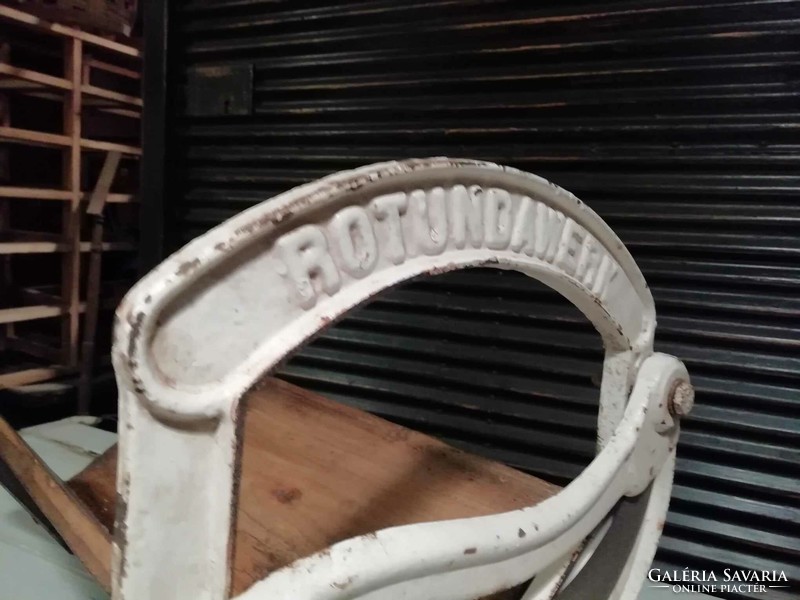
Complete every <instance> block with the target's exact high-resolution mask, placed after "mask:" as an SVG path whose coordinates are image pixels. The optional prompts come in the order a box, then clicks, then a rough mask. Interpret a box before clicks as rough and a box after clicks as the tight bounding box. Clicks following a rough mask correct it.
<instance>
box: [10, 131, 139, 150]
mask: <svg viewBox="0 0 800 600" xmlns="http://www.w3.org/2000/svg"><path fill="white" fill-rule="evenodd" d="M0 140H5V141H8V142H16V143H22V144H31V145H41V146H57V147H60V148H69V147H70V146H71V139H70V137H69V136H67V135H61V134H57V133H45V132H43V131H33V130H31V129H18V128H16V127H0ZM79 143H80V146H81V147H82V148H86V149H87V150H100V151H103V152H114V151H118V152H122V153H123V154H132V155H134V156H139V155H141V153H142V149H141V148H140V147H139V146H130V145H127V144H117V143H115V142H104V141H102V140H89V139H81V140H80V141H79Z"/></svg>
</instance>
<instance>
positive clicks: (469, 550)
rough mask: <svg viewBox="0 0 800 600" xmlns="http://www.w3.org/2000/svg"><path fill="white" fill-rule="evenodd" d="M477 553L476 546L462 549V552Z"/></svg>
mask: <svg viewBox="0 0 800 600" xmlns="http://www.w3.org/2000/svg"><path fill="white" fill-rule="evenodd" d="M477 553H478V549H477V548H466V549H465V550H464V554H477Z"/></svg>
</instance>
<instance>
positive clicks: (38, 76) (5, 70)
mask: <svg viewBox="0 0 800 600" xmlns="http://www.w3.org/2000/svg"><path fill="white" fill-rule="evenodd" d="M0 75H7V76H9V77H14V78H16V79H22V80H24V81H29V82H31V83H36V84H40V85H44V86H47V87H53V88H58V89H61V90H71V89H72V84H71V83H70V82H69V81H67V80H66V79H63V78H61V77H53V76H52V75H47V74H46V73H39V72H38V71H32V70H30V69H22V68H20V67H15V66H13V65H9V64H5V63H0Z"/></svg>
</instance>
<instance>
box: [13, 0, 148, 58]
mask: <svg viewBox="0 0 800 600" xmlns="http://www.w3.org/2000/svg"><path fill="white" fill-rule="evenodd" d="M0 18H3V19H7V20H9V21H14V22H15V23H18V24H19V25H24V26H26V27H30V28H33V29H37V30H39V31H43V32H47V33H52V34H55V35H61V36H66V37H68V38H74V39H77V40H81V41H84V42H86V43H87V44H92V45H93V46H100V47H101V48H105V49H107V50H112V51H114V52H119V53H120V54H125V55H127V56H133V57H135V58H139V57H141V55H142V53H141V52H140V51H139V50H138V49H136V48H133V47H131V46H126V45H125V44H120V43H119V42H114V41H112V40H107V39H106V38H103V37H100V36H99V35H92V34H91V33H86V32H85V31H81V30H80V29H74V28H72V27H66V26H64V25H60V24H58V23H51V22H49V21H45V20H44V19H40V18H39V17H36V16H34V15H31V14H28V13H26V12H22V11H21V10H16V9H14V8H11V7H9V6H0Z"/></svg>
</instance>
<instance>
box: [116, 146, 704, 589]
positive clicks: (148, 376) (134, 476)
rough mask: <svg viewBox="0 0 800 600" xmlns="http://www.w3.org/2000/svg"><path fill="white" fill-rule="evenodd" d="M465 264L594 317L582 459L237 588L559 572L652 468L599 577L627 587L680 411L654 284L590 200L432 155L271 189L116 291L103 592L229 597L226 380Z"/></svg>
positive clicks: (439, 582)
mask: <svg viewBox="0 0 800 600" xmlns="http://www.w3.org/2000/svg"><path fill="white" fill-rule="evenodd" d="M476 265H482V266H493V267H497V268H503V269H515V270H518V271H521V272H523V273H526V274H528V275H530V276H532V277H536V278H538V279H540V280H542V281H543V282H544V283H546V284H547V285H549V286H550V287H552V288H554V289H556V290H557V291H559V292H560V293H561V294H563V295H564V296H565V297H566V298H567V299H569V300H570V301H571V302H572V303H574V304H575V305H576V306H577V307H578V308H579V309H581V310H582V311H583V313H584V314H585V315H586V316H587V317H588V318H589V319H590V320H591V321H592V323H593V324H594V325H595V327H596V328H597V330H598V331H599V332H600V334H601V335H602V337H603V340H604V344H605V348H606V359H605V364H604V370H603V382H602V386H601V399H600V404H601V409H600V415H599V421H598V440H599V444H598V446H599V447H598V450H600V452H599V454H598V456H597V457H596V459H595V460H594V461H593V462H592V464H591V465H590V466H589V467H588V468H587V469H586V470H585V471H584V472H583V474H582V475H581V476H580V477H578V478H577V479H576V480H575V481H574V482H573V483H572V484H570V485H569V486H568V487H567V488H565V489H564V490H563V491H562V492H561V493H559V494H558V495H557V496H555V497H554V498H551V499H549V500H547V501H545V502H543V503H541V504H539V505H537V506H535V507H531V508H528V509H525V510H521V511H515V512H511V513H505V514H498V515H493V516H488V517H480V518H475V519H462V520H455V521H445V522H438V523H428V524H420V525H413V526H406V527H398V528H393V529H387V530H383V531H379V532H376V533H375V535H371V536H366V537H362V538H357V539H353V540H347V541H343V542H341V543H339V544H337V545H335V546H333V547H332V548H331V549H330V551H329V552H327V553H324V554H320V555H316V556H311V557H308V558H306V559H304V560H302V561H300V562H299V563H297V564H295V565H291V566H290V567H287V568H285V569H282V570H280V571H277V572H275V573H273V574H271V575H270V576H269V577H268V578H267V579H265V580H263V581H261V582H259V583H258V584H256V585H255V586H253V587H252V588H251V589H250V590H249V591H247V592H246V593H245V594H243V595H242V596H241V597H242V598H248V599H264V600H279V599H291V600H311V599H316V600H322V599H331V600H332V599H345V598H348V599H354V598H363V599H377V598H382V599H400V598H409V599H411V598H420V597H426V598H440V599H451V600H459V599H463V600H469V599H473V598H478V597H480V596H482V595H485V594H487V593H489V592H491V591H493V590H497V589H501V588H503V587H507V586H511V585H516V584H518V583H520V582H522V581H525V580H526V579H530V578H531V577H532V576H533V575H534V574H536V573H537V572H540V571H541V572H542V573H543V574H544V573H545V572H548V573H557V572H559V570H558V569H559V567H557V566H556V567H553V563H554V561H558V560H563V557H564V556H568V555H569V553H570V552H571V550H572V549H574V548H575V547H578V546H579V545H580V544H581V541H582V540H583V538H585V537H586V536H587V535H588V534H589V533H590V532H591V531H593V530H594V529H595V527H596V526H597V525H598V523H600V522H601V521H602V520H603V519H605V518H606V516H607V515H608V514H609V512H610V511H612V509H613V508H614V506H615V504H616V503H617V501H618V500H619V499H620V498H621V497H622V496H625V495H635V494H639V493H641V492H642V491H643V490H644V489H645V488H646V487H647V486H648V485H649V484H650V483H651V482H652V481H653V479H654V478H655V487H654V489H653V492H652V493H651V495H650V502H649V505H648V513H647V515H646V517H645V519H644V521H643V523H642V529H641V533H640V536H639V539H638V540H637V545H636V551H635V552H634V553H632V556H631V557H630V559H629V561H628V564H626V567H625V569H623V572H622V573H620V579H619V584H618V588H619V590H618V593H616V592H615V596H614V597H615V598H617V597H619V598H633V597H635V592H636V589H638V586H639V585H640V583H641V580H642V579H643V573H644V570H645V569H646V567H647V565H648V564H649V561H650V560H651V558H652V554H653V552H654V550H655V541H656V540H657V538H658V527H657V526H656V525H657V524H658V521H659V520H661V519H663V516H664V514H665V511H666V503H667V501H668V498H669V489H670V484H671V473H672V467H671V465H672V462H671V456H672V455H673V453H674V446H675V442H676V439H677V435H678V427H677V424H675V423H673V421H672V417H671V415H670V412H669V410H668V405H669V402H668V400H669V398H668V396H669V394H670V393H671V391H672V390H673V389H675V386H676V385H677V383H678V382H679V381H688V376H687V375H686V371H685V369H684V368H683V366H682V365H681V364H680V362H679V361H677V359H674V358H672V357H666V356H664V355H653V354H652V342H653V333H654V328H655V310H654V307H653V301H652V297H651V296H650V293H649V291H648V289H647V286H646V285H645V282H644V279H643V277H642V275H641V273H640V271H639V269H638V268H637V266H636V264H635V263H634V261H633V259H632V258H631V256H630V254H629V253H628V252H627V250H626V249H625V247H624V246H623V245H622V243H621V242H620V241H619V239H618V238H617V237H616V236H615V235H614V233H613V232H612V231H611V230H610V229H609V228H608V226H607V225H606V224H605V223H603V222H602V220H600V218H599V217H597V215H596V214H595V213H594V212H592V211H591V210H590V209H589V208H588V207H586V206H585V205H584V204H583V203H582V202H580V201H579V200H578V199H577V198H575V197H574V196H572V195H571V194H569V193H568V192H565V191H564V190H562V189H561V188H558V187H557V186H554V185H552V184H550V183H549V182H547V181H545V180H543V179H541V178H538V177H535V176H533V175H529V174H527V173H523V172H520V171H516V170H513V169H508V168H504V167H499V166H497V165H494V164H490V163H482V162H475V161H468V160H451V159H446V158H435V159H427V160H412V161H405V162H391V163H383V164H379V165H372V166H369V167H364V168H361V169H358V170H355V171H349V172H344V173H338V174H336V175H333V176H331V177H327V178H325V179H322V180H320V181H318V182H315V183H312V184H309V185H305V186H301V187H299V188H296V189H294V190H291V191H290V192H287V193H285V194H282V195H281V196H278V197H277V198H274V199H272V200H269V201H267V202H265V203H263V204H261V205H259V206H257V207H255V208H253V209H251V210H248V211H246V212H244V213H242V214H241V215H239V216H237V217H235V218H233V219H231V220H229V221H227V222H226V223H224V224H222V225H220V226H219V227H217V228H216V229H214V230H212V231H210V232H209V233H207V234H205V235H203V236H202V237H200V238H198V239H197V240H195V241H194V242H192V243H190V244H189V245H188V246H186V247H185V248H183V249H182V250H180V251H179V252H177V253H176V254H174V255H173V256H171V257H170V258H169V259H167V260H166V261H165V262H164V263H162V264H161V265H160V266H159V267H158V268H156V269H155V270H154V271H153V272H152V273H150V274H149V275H148V276H147V277H145V278H144V279H143V280H142V281H141V282H140V283H139V284H137V285H136V286H135V287H134V288H133V289H132V290H131V292H130V293H129V294H128V295H127V296H126V298H125V300H124V301H123V303H122V304H121V306H120V308H119V309H118V311H117V324H116V329H115V333H116V340H115V344H114V351H113V357H114V366H115V370H116V373H117V378H118V383H119V387H120V418H121V423H120V460H119V470H118V481H117V484H118V490H119V493H120V501H119V502H120V505H119V507H118V511H117V513H118V515H119V516H120V521H119V522H118V523H117V533H116V543H115V564H114V573H115V578H114V598H116V599H119V600H122V599H124V600H139V599H142V598H147V599H148V600H177V599H178V598H182V599H184V598H193V599H197V600H223V599H224V598H227V589H228V548H229V540H230V535H229V534H230V527H231V510H230V506H231V504H232V502H233V497H232V483H233V471H234V463H235V460H236V457H235V448H236V438H235V435H236V427H235V421H236V418H237V410H238V401H239V399H240V398H241V397H242V395H243V394H244V393H245V392H246V390H247V389H248V388H249V387H250V386H251V385H252V384H253V383H254V382H256V381H257V380H258V379H259V378H260V377H261V376H262V375H263V374H264V373H266V372H268V371H269V370H270V369H271V368H273V367H274V366H275V365H276V364H277V363H278V362H279V361H280V360H282V359H283V358H285V357H286V356H287V355H288V354H289V353H291V352H292V351H293V350H294V349H295V348H297V347H298V346H300V345H301V344H302V343H303V342H304V341H306V340H307V339H308V338H309V337H311V336H312V335H314V334H315V333H316V332H317V331H319V330H320V329H321V328H322V327H324V326H326V325H327V324H329V323H330V322H331V321H332V320H333V319H335V318H337V317H339V316H341V315H343V314H344V313H346V312H347V311H348V310H350V309H351V308H353V307H354V306H356V305H358V304H360V303H361V302H363V301H365V300H367V299H368V298H370V297H371V296H373V295H374V294H376V293H378V292H380V291H381V290H383V289H385V288H387V287H390V286H392V285H394V284H396V283H398V282H401V281H404V280H407V279H409V278H411V277H414V276H416V275H419V274H422V273H439V272H443V271H447V270H451V269H457V268H461V267H466V266H476ZM630 389H633V392H632V393H631V394H630V396H629V390H630ZM665 465H666V466H665ZM423 591H424V593H423ZM531 594H533V595H529V596H527V597H530V598H544V597H545V596H543V595H542V594H540V593H538V592H536V591H535V590H532V592H531Z"/></svg>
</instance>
